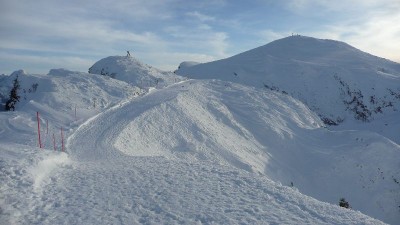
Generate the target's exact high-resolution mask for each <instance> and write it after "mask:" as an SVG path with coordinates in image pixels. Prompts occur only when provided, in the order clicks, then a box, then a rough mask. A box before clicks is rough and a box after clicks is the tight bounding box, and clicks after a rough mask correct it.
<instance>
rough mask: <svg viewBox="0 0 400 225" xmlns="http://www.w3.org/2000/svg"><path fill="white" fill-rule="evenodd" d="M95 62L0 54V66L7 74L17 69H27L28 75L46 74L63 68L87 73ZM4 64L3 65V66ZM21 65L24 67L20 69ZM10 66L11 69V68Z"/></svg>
mask: <svg viewBox="0 0 400 225" xmlns="http://www.w3.org/2000/svg"><path fill="white" fill-rule="evenodd" d="M94 62H95V60H93V59H87V58H81V57H77V56H54V55H52V56H37V55H18V54H11V53H7V54H4V53H0V66H1V67H2V68H3V69H5V70H6V71H2V72H5V73H7V74H11V73H12V72H13V71H15V70H18V69H27V72H29V73H47V72H48V71H49V70H50V69H55V68H65V69H71V70H78V71H83V72H87V70H88V68H89V67H90V66H91V65H93V64H94ZM3 64H4V65H3ZM21 64H23V65H24V66H22V67H21ZM11 66H12V67H11Z"/></svg>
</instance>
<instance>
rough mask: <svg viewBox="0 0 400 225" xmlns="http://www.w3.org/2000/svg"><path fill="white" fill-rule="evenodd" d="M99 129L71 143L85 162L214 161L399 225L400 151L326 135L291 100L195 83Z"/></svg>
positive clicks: (104, 119) (382, 141) (148, 99)
mask: <svg viewBox="0 0 400 225" xmlns="http://www.w3.org/2000/svg"><path fill="white" fill-rule="evenodd" d="M96 121H97V122H96ZM96 121H91V122H90V124H85V125H83V126H82V127H81V128H80V129H79V130H78V131H77V132H76V133H74V135H73V136H72V137H71V139H70V140H69V145H70V146H69V147H68V148H69V149H71V151H73V155H74V156H75V157H76V159H77V160H84V161H87V160H93V159H95V160H102V159H107V160H109V159H110V158H117V159H118V158H121V157H122V158H124V157H126V155H129V156H136V157H138V156H140V157H142V156H151V157H163V158H166V159H170V160H183V161H184V162H198V161H209V162H212V164H221V165H230V166H234V167H236V168H238V169H241V170H245V171H249V172H255V173H259V174H264V175H267V177H269V178H271V179H272V180H275V181H279V182H280V183H282V184H284V185H287V186H290V184H291V183H293V184H294V186H295V187H296V188H298V189H299V190H300V191H301V192H302V193H305V194H307V195H310V196H313V197H316V198H317V199H320V200H323V201H327V202H331V203H332V204H336V203H337V202H338V200H339V199H340V198H341V197H345V198H346V199H348V200H349V202H351V205H352V206H353V208H354V209H356V210H360V211H362V212H364V213H366V214H368V215H372V216H374V217H376V218H379V219H383V220H385V221H388V222H391V223H393V221H396V219H398V218H399V213H398V211H397V210H398V209H397V208H398V204H399V203H400V198H399V196H400V189H399V187H400V186H399V184H398V183H397V182H396V181H398V180H400V168H399V164H398V158H399V157H400V147H399V146H398V145H396V144H394V143H392V142H391V141H390V140H388V139H386V138H384V137H381V136H379V135H376V134H374V133H370V132H356V131H342V132H331V131H328V130H326V129H325V128H322V127H321V126H322V124H321V122H320V120H319V119H318V117H317V116H316V115H315V114H314V113H312V112H311V111H310V110H309V109H308V108H307V107H306V106H304V105H303V104H302V103H301V102H299V101H297V100H295V99H293V98H291V97H289V96H287V95H282V94H279V93H275V92H272V91H266V90H263V89H260V88H258V89H257V88H250V87H246V86H242V85H239V84H232V83H227V82H220V81H193V80H191V81H187V82H184V83H181V84H178V85H175V86H172V87H170V88H168V89H163V90H159V91H156V92H153V93H151V94H150V95H148V96H145V97H143V98H140V99H137V100H135V101H133V102H131V103H127V104H126V105H124V106H122V107H121V108H115V109H111V110H109V111H108V112H107V113H105V114H102V115H101V116H99V117H97V118H96ZM97 134H101V136H98V135H97ZM78 137H85V138H83V139H82V138H78ZM87 137H90V138H89V139H90V140H93V141H92V142H90V141H89V142H88V141H87ZM385 178H386V179H385Z"/></svg>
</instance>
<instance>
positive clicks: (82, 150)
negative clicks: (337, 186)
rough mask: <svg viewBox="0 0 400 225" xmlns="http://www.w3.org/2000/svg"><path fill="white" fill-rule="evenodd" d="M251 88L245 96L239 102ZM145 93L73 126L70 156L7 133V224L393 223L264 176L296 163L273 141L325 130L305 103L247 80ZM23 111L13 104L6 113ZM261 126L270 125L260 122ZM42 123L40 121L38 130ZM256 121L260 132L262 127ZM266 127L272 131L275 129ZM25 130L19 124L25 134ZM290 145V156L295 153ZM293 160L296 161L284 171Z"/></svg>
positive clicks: (0, 190)
mask: <svg viewBox="0 0 400 225" xmlns="http://www.w3.org/2000/svg"><path fill="white" fill-rule="evenodd" d="M81 75H83V74H81ZM68 76H72V77H74V75H73V74H72V75H71V74H70V75H68ZM68 76H66V77H68ZM85 76H90V75H87V74H86V75H85ZM85 76H83V77H82V78H81V79H86V77H85ZM65 79H67V78H65ZM96 79H97V78H96ZM64 81H65V80H64ZM65 88H67V89H68V87H65ZM82 90H85V89H82ZM49 95H51V94H49ZM89 95H90V93H89ZM66 96H68V95H66ZM239 96H242V99H241V101H234V99H235V98H238V97H239ZM135 97H136V98H131V99H129V97H128V98H125V99H121V100H122V101H121V102H120V103H118V104H114V105H110V107H109V108H108V109H107V110H106V111H103V112H101V113H99V114H97V115H94V116H93V117H91V118H90V119H88V120H86V122H83V120H82V121H81V122H79V121H78V122H75V123H74V124H75V125H71V128H70V129H71V130H70V133H68V134H71V135H69V137H68V140H67V153H68V155H67V154H66V153H62V152H55V151H52V150H50V149H47V150H42V149H38V148H35V147H31V146H29V145H27V144H15V143H14V142H13V139H12V138H11V137H9V136H2V141H1V142H0V152H1V161H0V168H1V173H0V175H1V177H0V179H1V181H2V182H1V184H2V185H1V186H0V206H1V210H0V221H2V222H4V223H5V224H143V223H144V224H160V223H167V224H175V223H184V224H192V223H197V224H238V223H244V224H261V223H262V224H265V223H272V224H273V223H277V224H383V223H382V222H380V221H378V220H375V219H372V218H371V217H368V216H365V215H364V214H361V213H360V212H358V211H354V210H348V209H344V208H340V207H338V206H337V205H331V204H328V203H323V202H320V201H318V200H316V199H314V198H311V197H308V196H306V195H303V194H301V193H300V192H299V191H297V189H296V188H295V187H297V183H296V182H297V180H294V182H295V187H288V186H287V185H286V184H284V185H282V184H280V183H279V182H274V181H272V180H270V179H269V178H268V177H267V176H265V175H264V174H268V171H270V170H271V171H273V170H274V168H269V167H268V165H272V166H274V165H278V164H279V163H284V162H280V161H279V160H282V158H281V156H283V155H281V156H279V155H278V154H277V153H276V152H278V151H277V150H276V152H274V151H271V152H270V151H269V150H270V146H268V145H265V143H267V142H268V141H267V140H269V141H271V142H272V145H273V144H278V143H279V140H283V141H282V142H281V144H284V143H285V142H286V141H284V140H285V139H283V138H287V137H292V138H293V137H294V136H297V135H298V132H300V131H302V132H304V133H306V132H311V133H312V131H313V130H320V131H316V133H324V132H325V131H324V128H321V127H320V122H319V120H317V117H316V115H314V114H313V113H312V112H311V111H309V110H308V109H307V108H306V107H305V106H304V105H303V104H302V103H301V102H299V101H297V100H295V99H293V98H291V97H289V96H285V95H280V94H276V93H274V92H270V91H265V90H257V89H255V88H249V87H245V86H242V85H236V84H232V83H227V82H221V81H192V80H189V81H185V82H181V83H178V84H175V85H172V86H169V87H168V88H165V89H160V90H157V89H155V90H153V91H152V92H150V93H149V94H146V95H144V96H135ZM60 98H61V97H60ZM75 98H78V96H75ZM207 98H208V99H209V100H210V101H206V99H207ZM45 105H46V104H45ZM249 106H250V107H249ZM292 107H293V108H294V109H295V110H292ZM49 108H50V107H47V108H46V109H49ZM29 109H30V108H29V107H26V108H25V111H29ZM53 110H54V109H53ZM23 113H24V110H23V111H22V112H18V111H17V112H11V113H10V112H7V113H1V114H2V115H1V116H2V121H6V120H7V118H8V117H9V116H10V114H12V115H16V116H17V115H23ZM253 113H254V114H253ZM178 117H179V118H180V119H179V121H178ZM28 118H30V120H31V121H32V120H34V119H33V118H31V117H28ZM206 119H208V120H209V121H210V122H206ZM156 122H157V123H159V124H156ZM257 123H263V124H264V125H267V128H265V129H264V130H258V129H261V128H260V127H261V125H257ZM11 124H23V122H22V123H19V122H18V121H17V122H16V123H9V124H8V125H7V124H6V126H5V127H6V128H7V129H8V130H13V129H14V128H12V127H11V126H12V125H11ZM78 124H80V125H79V127H77V126H78ZM34 125H35V124H34V121H32V122H31V123H30V125H29V126H27V127H30V126H33V127H34ZM254 125H257V126H256V127H255V129H252V128H250V127H253V126H254ZM259 131H260V132H262V131H265V132H266V133H265V136H264V134H262V133H257V132H259ZM8 132H10V134H11V133H12V132H11V131H8ZM19 132H20V131H18V130H14V135H16V134H19ZM129 135H131V137H129ZM270 135H272V136H270ZM27 136H28V137H30V136H31V137H32V138H33V137H34V134H27ZM301 136H302V137H304V135H301ZM322 136H324V135H322ZM167 137H170V138H167ZM141 138H142V139H143V140H140V139H141ZM236 138H239V140H235V139H236ZM274 138H276V140H275V141H274V140H273V139H274ZM377 139H378V141H382V139H379V137H378V138H377ZM146 143H147V144H148V146H146ZM236 145H239V146H236ZM318 149H319V150H321V149H320V148H318ZM283 150H285V151H286V152H285V153H283V154H286V155H290V154H295V152H289V151H287V148H284V149H283ZM291 150H294V149H291ZM389 150H390V148H388V150H387V151H389ZM275 154H277V155H275ZM309 155H312V154H311V153H309V154H308V156H309ZM299 156H301V155H300V153H299V154H298V155H296V154H295V155H294V156H293V157H291V158H290V159H292V161H294V160H293V159H294V158H295V157H299ZM316 158H319V157H316ZM366 158H367V159H369V157H368V156H366ZM299 159H303V160H305V158H304V157H301V158H298V159H297V160H299ZM382 160H383V159H382ZM384 160H386V158H384ZM273 162H276V163H273ZM263 167H264V168H263ZM288 168H289V165H288V164H287V167H282V171H287V170H289V169H288ZM277 169H278V168H275V170H277ZM295 169H297V168H295V166H293V167H292V170H295ZM270 174H274V173H272V172H271V173H270ZM277 174H278V173H277ZM299 174H300V172H299ZM329 175H330V174H329ZM268 176H270V175H268ZM271 177H272V176H271ZM298 184H301V182H300V181H298ZM340 194H341V193H340ZM338 196H339V195H338ZM340 196H341V195H340ZM341 197H342V196H341ZM344 197H347V196H344ZM349 198H350V197H349ZM337 201H338V199H335V204H337ZM349 201H350V203H352V202H351V200H349Z"/></svg>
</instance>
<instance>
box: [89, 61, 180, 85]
mask: <svg viewBox="0 0 400 225" xmlns="http://www.w3.org/2000/svg"><path fill="white" fill-rule="evenodd" d="M89 73H91V74H101V75H105V76H109V77H111V78H115V79H118V80H122V81H125V82H127V83H129V84H131V85H134V86H138V87H141V88H148V87H164V86H167V85H169V84H172V83H175V82H177V81H179V80H181V79H182V78H181V77H179V76H177V75H175V74H174V73H172V72H165V71H161V70H159V69H157V68H154V67H152V66H149V65H147V64H144V63H142V62H140V61H139V60H137V59H135V58H134V57H131V56H109V57H107V58H104V59H101V60H99V61H98V62H96V63H95V64H94V65H93V66H92V67H90V68H89Z"/></svg>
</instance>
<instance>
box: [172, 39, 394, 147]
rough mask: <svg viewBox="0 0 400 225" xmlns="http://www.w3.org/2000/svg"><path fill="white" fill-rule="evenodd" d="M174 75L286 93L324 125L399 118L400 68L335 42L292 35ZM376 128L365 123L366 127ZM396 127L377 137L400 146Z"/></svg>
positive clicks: (181, 68) (185, 68) (193, 66)
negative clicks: (382, 136)
mask: <svg viewBox="0 0 400 225" xmlns="http://www.w3.org/2000/svg"><path fill="white" fill-rule="evenodd" d="M176 73H177V74H180V75H183V76H187V77H189V78H200V79H221V80H226V81H232V82H236V83H241V84H246V85H251V86H255V87H265V88H267V89H270V90H275V91H278V92H282V93H287V94H289V95H291V96H293V97H295V98H297V99H299V100H301V101H302V102H303V103H305V104H306V105H307V106H308V107H309V108H310V109H312V110H313V111H315V112H316V113H317V114H319V115H320V117H321V118H322V119H323V120H324V121H325V122H326V123H327V124H339V123H342V124H344V125H346V124H347V125H348V124H350V126H352V125H354V124H360V123H362V122H360V121H363V122H368V121H375V120H377V121H381V120H382V119H383V118H385V117H387V116H391V115H396V116H395V117H399V111H398V110H399V109H400V64H398V63H394V62H391V61H388V60H385V59H382V58H378V57H376V56H372V55H370V54H368V53H365V52H362V51H360V50H358V49H355V48H353V47H351V46H349V45H347V44H346V43H343V42H338V41H333V40H321V39H315V38H310V37H304V36H291V37H287V38H283V39H280V40H276V41H274V42H271V43H269V44H267V45H264V46H261V47H258V48H255V49H252V50H250V51H247V52H244V53H241V54H238V55H235V56H232V57H230V58H227V59H222V60H218V61H214V62H210V63H203V64H197V65H196V64H187V63H184V64H183V66H181V67H180V68H179V69H178V70H177V71H176ZM365 124H366V123H364V125H365ZM380 124H381V123H380V122H378V123H376V122H375V123H374V125H373V126H370V127H369V126H368V125H365V126H366V127H365V129H369V128H371V127H372V128H373V127H375V126H380ZM399 128H400V124H399V123H398V121H397V122H396V125H395V126H394V127H393V128H392V129H386V131H382V132H380V133H381V134H383V135H385V136H390V138H391V139H392V140H394V141H396V142H397V143H400V136H398V135H396V136H395V135H393V131H394V130H398V129H399ZM373 131H375V132H378V130H373Z"/></svg>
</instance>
